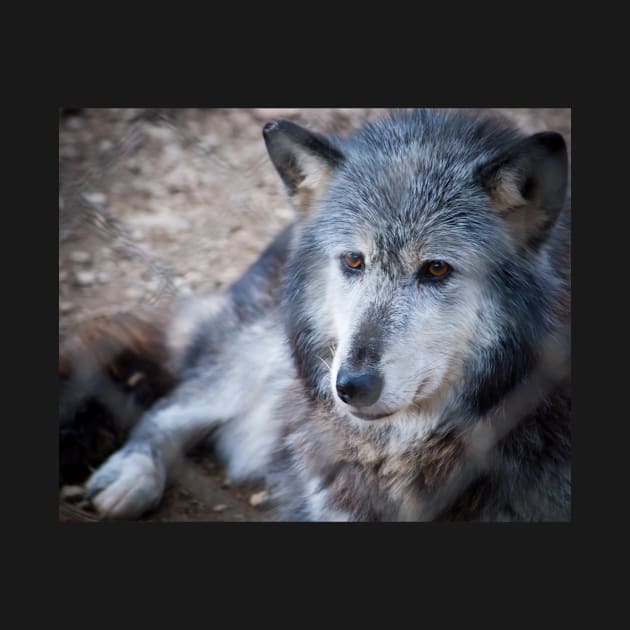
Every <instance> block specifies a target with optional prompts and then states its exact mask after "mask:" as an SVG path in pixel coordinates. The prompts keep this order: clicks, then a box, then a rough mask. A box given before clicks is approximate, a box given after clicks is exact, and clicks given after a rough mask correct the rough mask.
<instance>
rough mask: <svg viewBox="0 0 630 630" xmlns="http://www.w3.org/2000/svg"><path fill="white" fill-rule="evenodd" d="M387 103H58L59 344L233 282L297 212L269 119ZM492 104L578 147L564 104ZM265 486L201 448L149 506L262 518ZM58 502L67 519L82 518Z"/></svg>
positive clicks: (317, 121)
mask: <svg viewBox="0 0 630 630" xmlns="http://www.w3.org/2000/svg"><path fill="white" fill-rule="evenodd" d="M385 111H386V110H382V109H369V108H365V109H343V108H342V109H339V108H338V109H256V108H252V109H234V108H222V109H199V108H190V109H161V108H150V109H146V108H116V109H111V108H94V109H92V108H90V109H87V108H63V109H60V110H59V334H60V343H61V342H62V341H63V340H64V339H65V338H66V337H67V336H68V335H69V333H71V332H72V330H73V329H74V328H75V326H76V325H77V324H78V323H80V322H83V321H86V320H88V319H90V318H93V317H95V316H106V317H108V316H111V315H113V314H115V313H117V312H121V311H129V310H131V311H133V310H134V309H137V308H138V307H139V306H142V305H151V306H154V305H155V306H160V305H162V304H168V303H170V302H172V301H173V300H174V299H176V298H177V297H179V296H187V295H191V294H193V293H195V292H197V291H199V290H201V289H204V288H207V287H211V288H216V289H221V288H222V287H225V286H226V285H228V284H230V283H231V282H232V281H234V280H236V279H237V278H238V277H239V276H240V274H241V273H242V272H243V271H244V270H245V269H246V268H247V267H248V266H249V265H250V264H251V263H252V262H253V261H254V260H255V259H256V257H257V256H258V254H259V253H260V252H261V251H262V250H263V249H264V247H265V246H266V245H267V244H268V242H269V241H270V240H271V239H272V238H273V237H274V236H275V235H276V233H277V232H279V231H280V230H281V228H282V227H284V226H285V225H286V224H288V223H289V222H291V220H292V213H291V210H290V208H289V206H288V204H287V202H286V200H285V197H284V193H283V190H282V187H281V185H280V182H279V180H278V177H277V175H276V172H275V171H274V169H273V166H272V164H271V162H270V161H269V159H268V157H267V153H266V149H265V145H264V142H263V139H262V127H263V125H264V124H265V123H266V122H268V121H269V120H272V119H274V118H288V119H290V120H294V121H295V122H298V123H300V124H302V125H304V126H307V127H309V128H311V129H312V130H314V131H320V132H324V133H329V132H333V133H338V134H344V133H347V132H349V131H350V130H352V129H353V128H355V127H356V126H358V125H359V124H361V122H363V121H364V120H366V119H368V120H373V119H375V118H377V117H378V116H380V115H382V114H383V113H384V112H385ZM493 111H494V113H495V114H497V115H499V116H503V117H505V118H507V119H509V120H511V121H513V122H515V123H516V124H517V125H518V126H519V127H520V128H521V129H523V130H524V131H526V132H528V133H534V132H537V131H543V130H546V129H550V130H554V131H558V132H560V133H562V134H563V135H564V137H565V139H566V141H567V143H568V146H569V151H570V147H571V112H570V109H532V108H529V109H498V110H493ZM260 491H261V489H260V488H249V489H242V490H241V489H235V488H232V486H231V484H230V483H229V480H226V479H225V478H224V477H223V476H222V474H221V472H220V470H219V469H218V468H217V466H216V465H215V463H214V462H213V461H212V460H208V459H204V458H199V459H197V460H195V461H191V467H190V469H188V470H187V471H184V472H183V473H182V476H181V480H180V481H179V482H178V483H176V484H175V485H174V487H173V488H172V489H171V490H169V491H168V493H167V497H166V500H165V502H164V504H163V506H162V507H161V508H159V509H158V511H157V512H156V513H154V514H152V515H150V516H148V517H147V518H149V519H154V520H264V519H265V518H266V517H265V514H264V510H262V511H261V509H260V507H259V506H260V505H262V503H261V501H259V500H258V499H257V498H256V497H257V496H258V495H259V493H260ZM252 497H254V499H253V500H252ZM64 505H65V506H66V508H68V503H67V502H66V501H65V500H62V501H61V503H60V517H61V518H62V519H65V520H81V518H80V516H78V514H79V512H78V511H77V510H76V509H74V511H71V510H69V509H64ZM85 520H89V519H88V517H87V515H86V516H85Z"/></svg>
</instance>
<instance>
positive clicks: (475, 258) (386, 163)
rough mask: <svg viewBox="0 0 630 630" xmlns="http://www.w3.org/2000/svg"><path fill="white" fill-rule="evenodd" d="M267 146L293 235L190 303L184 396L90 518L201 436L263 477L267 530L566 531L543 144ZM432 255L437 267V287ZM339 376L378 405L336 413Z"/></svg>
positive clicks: (478, 132) (558, 310) (463, 124)
mask: <svg viewBox="0 0 630 630" xmlns="http://www.w3.org/2000/svg"><path fill="white" fill-rule="evenodd" d="M264 135H265V141H266V143H267V146H268V148H269V151H270V156H271V158H272V160H273V162H274V165H275V167H276V169H277V170H278V172H279V174H280V176H281V178H282V180H283V181H284V183H285V185H286V187H287V192H288V194H289V196H290V198H291V199H292V201H293V203H294V206H295V207H296V209H297V211H298V214H299V219H298V221H297V222H296V223H295V224H294V225H293V226H291V227H290V228H288V229H287V230H285V231H284V232H283V233H282V234H281V235H280V236H279V237H278V238H277V239H276V240H275V241H274V243H272V245H270V247H269V248H268V249H267V250H266V252H265V253H264V254H263V256H262V257H261V259H260V261H259V262H258V263H257V264H256V265H254V266H253V267H252V268H251V269H250V271H249V272H247V273H246V274H245V276H244V277H243V278H242V279H241V280H240V281H239V282H238V283H236V284H235V285H234V286H233V287H232V288H231V289H230V290H229V291H228V292H227V294H225V295H224V296H223V297H222V298H220V299H219V298H217V300H218V301H216V302H212V300H211V299H209V298H207V299H208V308H207V313H208V315H207V316H203V315H202V316H201V317H199V321H198V322H197V323H196V324H195V325H194V326H192V333H191V335H189V337H188V339H190V340H191V341H189V342H188V344H187V347H186V348H182V347H181V342H178V343H179V344H180V346H179V347H177V348H174V352H175V351H176V353H177V355H178V356H179V357H183V358H182V359H181V363H180V380H181V384H180V385H179V387H178V388H177V389H176V390H175V391H174V392H173V393H172V394H171V395H170V396H168V397H167V398H166V399H164V400H163V401H162V402H161V403H160V404H159V405H157V406H156V407H155V408H154V409H152V410H151V411H149V412H148V413H147V414H146V415H145V417H144V418H143V420H142V421H141V422H140V424H139V425H138V427H137V428H136V429H135V430H134V432H133V433H132V436H131V438H130V440H129V442H128V444H127V445H126V446H125V447H123V449H122V452H119V453H118V454H115V455H114V456H112V458H110V460H108V462H106V463H105V464H104V465H103V466H102V467H101V469H99V470H98V471H97V472H96V473H95V474H94V475H93V476H92V478H91V479H90V480H89V481H88V484H87V487H88V490H89V491H90V492H91V493H92V495H93V501H94V503H95V505H96V507H97V508H98V509H99V510H100V511H101V513H102V514H103V515H104V516H106V517H112V518H114V517H132V516H137V515H138V514H139V513H142V511H143V510H145V509H148V508H149V507H150V506H152V505H154V504H155V502H156V501H158V500H159V497H160V494H161V492H162V488H163V486H164V483H165V481H164V480H165V478H166V475H167V473H168V470H169V469H171V468H172V466H173V464H174V462H175V461H176V460H177V458H178V457H181V453H182V452H183V450H184V449H185V448H186V447H188V446H189V445H191V444H192V443H194V442H195V441H198V440H200V439H202V438H203V436H205V435H206V434H208V433H209V432H210V431H214V433H213V439H214V440H215V441H216V445H217V448H218V451H219V453H220V454H221V455H222V456H223V458H224V460H225V464H226V467H227V470H228V473H229V474H230V475H232V476H233V477H234V478H235V479H245V478H248V477H259V478H262V479H265V480H266V481H267V483H268V484H269V487H270V489H271V492H272V497H273V499H274V501H275V504H276V506H277V515H278V518H280V519H286V520H351V521H352V520H436V519H441V520H453V519H466V520H470V519H477V520H526V521H532V520H568V519H569V518H570V497H571V492H570V490H571V457H570V455H571V447H570V425H569V411H570V392H569V382H570V374H569V363H570V312H569V302H570V299H569V298H570V268H569V258H570V254H569V247H570V242H569V241H570V209H569V208H568V204H565V203H564V198H565V189H566V173H567V156H566V148H565V146H564V141H563V140H562V138H561V137H560V136H559V135H558V134H551V133H548V134H543V135H542V136H538V137H536V136H534V137H531V138H526V137H525V136H524V135H523V134H521V133H520V132H519V131H518V130H516V129H513V128H511V127H508V126H506V125H505V124H504V123H501V122H498V121H496V120H492V119H489V118H485V117H479V116H476V115H473V114H470V113H455V114H453V113H447V112H441V111H425V110H419V111H414V112H396V113H393V114H392V115H391V116H388V117H385V118H383V119H382V120H380V121H377V122H376V123H373V124H367V125H365V126H364V127H363V128H361V129H359V130H358V131H357V132H355V133H354V134H353V135H352V136H350V137H348V138H340V137H331V138H326V137H324V136H322V135H319V134H317V135H313V134H311V133H310V132H307V131H306V130H303V129H302V128H300V127H297V126H296V125H295V124H294V123H288V122H278V123H275V124H272V125H269V126H267V127H266V128H265V134H264ZM347 253H360V254H361V255H362V256H363V260H364V262H365V264H364V267H362V268H361V269H359V270H353V269H351V268H348V267H347V265H346V266H344V263H343V259H344V255H345V254H347ZM434 260H443V261H446V262H447V263H448V265H450V269H451V270H452V271H450V272H449V273H448V274H447V275H445V276H444V278H443V279H436V277H435V276H432V275H431V274H430V273H428V272H427V271H426V269H427V264H428V263H429V262H430V261H434ZM211 303H212V306H210V304H211ZM190 308H191V307H184V308H183V309H182V310H181V311H180V313H179V315H176V317H175V319H174V321H173V324H172V326H173V328H176V327H177V325H178V318H180V319H181V318H186V317H187V309H190ZM204 308H205V307H204ZM204 308H200V309H199V312H201V313H203V312H204ZM341 367H344V369H347V370H350V371H351V372H352V373H356V374H361V373H368V372H370V371H372V372H370V373H374V374H376V373H378V375H379V377H380V376H382V379H383V383H384V384H383V388H382V391H380V390H379V395H378V397H376V396H371V397H370V396H365V397H362V398H361V399H360V400H361V401H363V402H364V403H365V401H367V403H366V404H363V406H358V407H353V406H352V405H351V404H346V403H344V402H342V401H341V400H340V399H339V396H338V395H337V393H336V382H337V381H336V379H337V375H338V372H339V370H340V368H341ZM372 418H376V419H372ZM129 462H131V463H129ZM131 473H134V474H135V473H137V474H135V476H134V474H131Z"/></svg>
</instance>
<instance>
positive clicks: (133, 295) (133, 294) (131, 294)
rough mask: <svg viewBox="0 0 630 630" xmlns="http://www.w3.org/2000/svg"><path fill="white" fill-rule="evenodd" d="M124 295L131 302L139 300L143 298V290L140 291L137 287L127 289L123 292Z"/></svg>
mask: <svg viewBox="0 0 630 630" xmlns="http://www.w3.org/2000/svg"><path fill="white" fill-rule="evenodd" d="M125 295H126V296H127V297H128V298H129V299H131V300H139V299H140V298H142V297H144V289H140V288H139V287H129V288H128V289H127V290H126V291H125Z"/></svg>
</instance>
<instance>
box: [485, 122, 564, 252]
mask: <svg viewBox="0 0 630 630" xmlns="http://www.w3.org/2000/svg"><path fill="white" fill-rule="evenodd" d="M568 170H569V166H568V158H567V147H566V144H565V142H564V139H563V137H562V136H561V135H560V134H559V133H555V132H552V131H545V132H542V133H536V134H534V135H533V136H529V137H528V138H525V139H524V140H520V141H519V142H517V143H516V144H515V145H514V146H513V147H511V148H510V149H508V150H507V151H506V152H505V153H503V154H502V155H500V156H498V157H497V158H494V159H493V160H491V161H490V162H488V163H486V164H483V165H481V166H480V167H479V168H478V170H477V177H478V180H479V181H480V182H481V184H482V186H483V187H484V188H485V190H486V191H487V192H488V194H489V195H490V197H491V199H492V201H493V202H494V205H495V207H496V208H497V209H498V210H499V212H500V213H501V214H502V215H503V216H504V217H505V218H506V219H507V220H508V221H511V222H512V224H514V225H515V226H517V229H518V231H519V234H520V235H522V236H523V237H524V238H525V239H526V240H527V242H528V243H530V244H534V243H536V242H537V241H539V240H540V239H541V238H542V237H543V236H544V234H545V232H546V230H547V229H548V228H549V227H550V226H551V225H552V224H553V222H554V220H555V218H556V216H557V215H558V213H559V212H560V210H561V209H562V206H563V204H564V200H565V195H566V189H567V177H568Z"/></svg>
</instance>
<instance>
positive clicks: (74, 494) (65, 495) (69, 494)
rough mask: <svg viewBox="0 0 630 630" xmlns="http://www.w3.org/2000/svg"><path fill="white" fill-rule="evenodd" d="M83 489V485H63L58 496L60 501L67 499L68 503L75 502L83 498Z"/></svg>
mask: <svg viewBox="0 0 630 630" xmlns="http://www.w3.org/2000/svg"><path fill="white" fill-rule="evenodd" d="M84 494H85V489H84V488H83V486H63V487H62V488H61V492H60V493H59V498H60V499H61V500H62V501H68V502H69V503H76V502H78V501H80V500H81V499H83V495H84Z"/></svg>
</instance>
